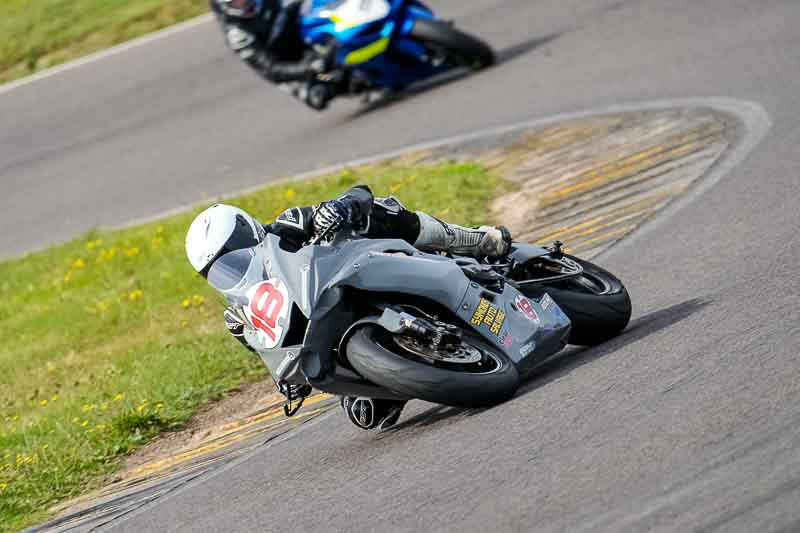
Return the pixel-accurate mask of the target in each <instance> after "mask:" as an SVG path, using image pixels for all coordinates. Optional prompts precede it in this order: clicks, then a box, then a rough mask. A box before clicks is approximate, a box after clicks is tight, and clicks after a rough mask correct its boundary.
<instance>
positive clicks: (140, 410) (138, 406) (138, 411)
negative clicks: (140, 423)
mask: <svg viewBox="0 0 800 533" xmlns="http://www.w3.org/2000/svg"><path fill="white" fill-rule="evenodd" d="M145 409H147V406H146V405H137V406H136V412H137V413H141V412H142V411H144V410H145Z"/></svg>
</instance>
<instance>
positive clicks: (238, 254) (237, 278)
mask: <svg viewBox="0 0 800 533" xmlns="http://www.w3.org/2000/svg"><path fill="white" fill-rule="evenodd" d="M253 257H255V254H254V253H253V250H251V249H250V248H247V249H244V250H236V251H233V252H229V253H227V254H225V255H223V256H221V257H220V258H219V259H217V260H216V261H214V263H213V264H212V265H211V268H210V269H209V270H208V282H209V283H210V284H211V286H212V287H214V288H215V289H217V290H218V291H229V290H231V289H232V288H234V287H236V286H237V285H238V284H239V283H240V282H241V281H242V280H243V279H244V277H245V276H246V275H247V270H248V269H249V268H250V262H251V261H252V260H253Z"/></svg>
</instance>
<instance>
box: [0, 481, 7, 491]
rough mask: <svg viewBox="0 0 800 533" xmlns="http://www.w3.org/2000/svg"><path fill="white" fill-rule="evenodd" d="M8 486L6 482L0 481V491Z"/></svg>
mask: <svg viewBox="0 0 800 533" xmlns="http://www.w3.org/2000/svg"><path fill="white" fill-rule="evenodd" d="M7 488H8V483H0V492H3V491H4V490H6V489H7Z"/></svg>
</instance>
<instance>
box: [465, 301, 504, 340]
mask: <svg viewBox="0 0 800 533" xmlns="http://www.w3.org/2000/svg"><path fill="white" fill-rule="evenodd" d="M505 321H506V314H505V312H504V311H501V310H500V309H499V308H498V307H496V306H494V305H492V304H491V303H490V302H489V300H487V299H485V298H481V300H480V302H478V307H477V308H476V309H475V312H474V313H472V318H471V319H470V323H471V324H472V325H473V326H480V325H481V324H483V325H485V326H487V327H488V328H489V331H491V332H492V333H494V334H495V335H500V329H501V328H502V327H503V323H504V322H505Z"/></svg>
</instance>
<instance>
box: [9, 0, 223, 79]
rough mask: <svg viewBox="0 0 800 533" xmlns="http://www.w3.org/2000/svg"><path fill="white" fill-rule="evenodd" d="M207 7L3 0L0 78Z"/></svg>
mask: <svg viewBox="0 0 800 533" xmlns="http://www.w3.org/2000/svg"><path fill="white" fill-rule="evenodd" d="M207 10H208V0H171V1H167V0H2V2H0V83H3V82H6V81H10V80H13V79H16V78H21V77H23V76H27V75H29V74H32V73H34V72H36V71H38V70H42V69H45V68H48V67H51V66H54V65H57V64H59V63H63V62H65V61H69V60H71V59H75V58H77V57H80V56H83V55H86V54H89V53H91V52H96V51H98V50H102V49H104V48H108V47H109V46H112V45H115V44H118V43H121V42H124V41H127V40H129V39H132V38H134V37H138V36H140V35H143V34H146V33H150V32H152V31H155V30H158V29H161V28H164V27H166V26H170V25H172V24H175V23H176V22H180V21H182V20H186V19H188V18H191V17H193V16H196V15H199V14H201V13H203V12H204V11H207Z"/></svg>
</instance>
